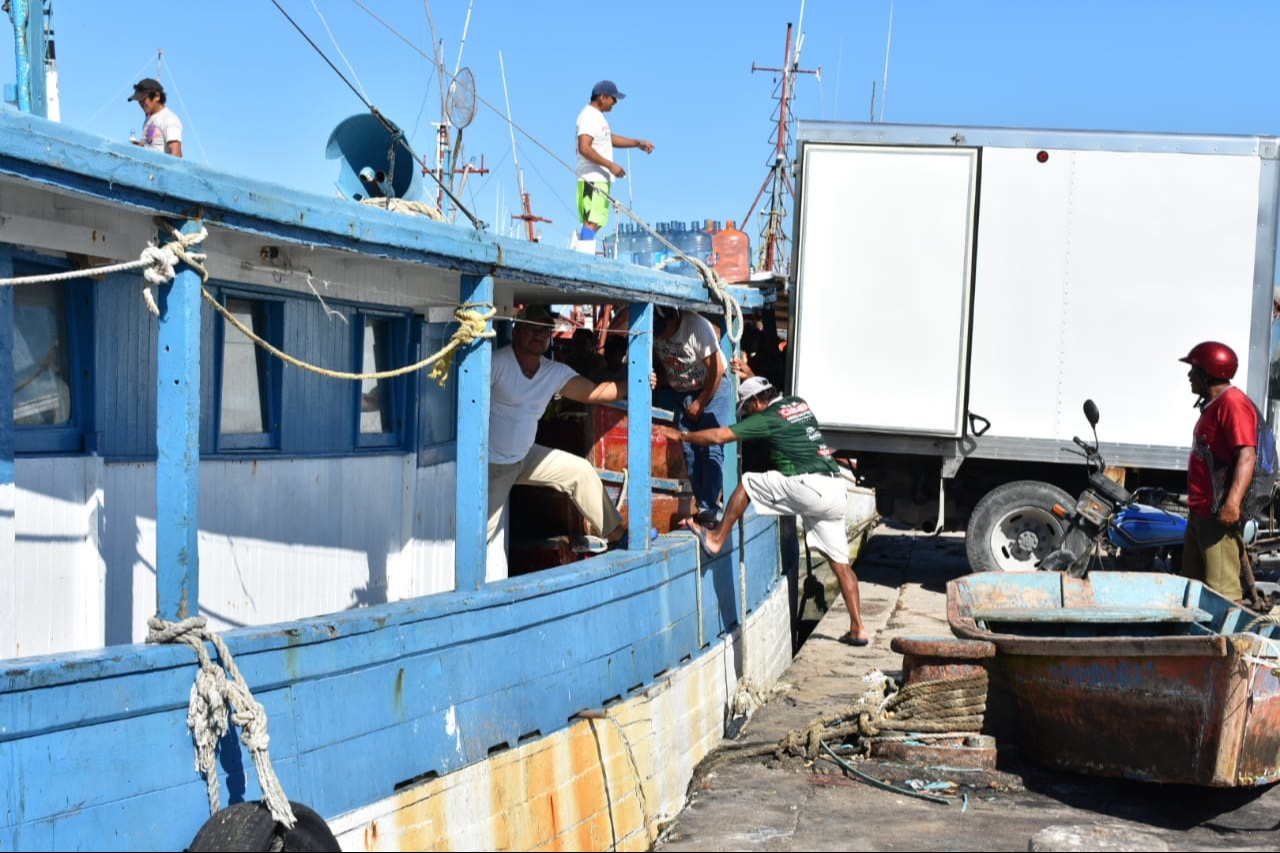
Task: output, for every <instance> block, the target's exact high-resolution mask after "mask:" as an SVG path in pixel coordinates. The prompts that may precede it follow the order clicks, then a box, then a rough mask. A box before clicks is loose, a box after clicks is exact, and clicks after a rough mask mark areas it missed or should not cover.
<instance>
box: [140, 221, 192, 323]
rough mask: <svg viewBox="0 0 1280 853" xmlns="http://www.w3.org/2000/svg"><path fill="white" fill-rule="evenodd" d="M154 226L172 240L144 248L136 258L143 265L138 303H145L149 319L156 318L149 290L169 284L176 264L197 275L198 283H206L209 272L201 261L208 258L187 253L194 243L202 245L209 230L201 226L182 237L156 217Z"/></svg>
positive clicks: (155, 310)
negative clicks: (184, 266) (164, 231)
mask: <svg viewBox="0 0 1280 853" xmlns="http://www.w3.org/2000/svg"><path fill="white" fill-rule="evenodd" d="M155 223H156V225H158V226H159V227H161V228H163V229H164V230H166V231H168V232H169V236H170V237H172V238H173V241H172V242H169V243H165V244H164V245H163V246H154V245H151V246H147V247H146V248H145V249H143V250H142V254H141V255H139V256H138V262H139V263H141V264H143V268H142V277H143V279H145V280H146V284H144V285H143V286H142V301H143V302H145V303H146V304H147V310H148V311H150V312H151V316H153V317H159V316H160V306H159V305H157V304H156V298H155V294H153V293H152V292H151V288H152V287H155V286H157V285H161V284H168V283H169V282H171V281H173V278H174V276H175V275H177V272H176V268H177V266H178V263H179V262H180V261H181V262H182V263H184V264H186V265H187V266H189V267H191V268H192V269H193V270H195V271H196V272H198V273H200V280H201V281H208V280H209V272H208V270H206V269H205V268H204V261H205V258H207V257H208V256H207V255H205V254H204V253H203V252H190V251H187V250H188V249H189V248H190V247H192V246H194V245H196V244H197V243H203V242H204V239H205V238H206V237H208V236H209V231H208V229H206V228H203V227H202V228H201V229H200V230H199V231H192V232H191V233H190V234H183V233H182V232H181V231H179V230H178V229H177V228H174V227H173V224H172V223H170V222H169V221H168V220H166V219H161V218H160V217H156V219H155Z"/></svg>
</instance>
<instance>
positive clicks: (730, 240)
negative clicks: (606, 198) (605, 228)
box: [604, 219, 751, 281]
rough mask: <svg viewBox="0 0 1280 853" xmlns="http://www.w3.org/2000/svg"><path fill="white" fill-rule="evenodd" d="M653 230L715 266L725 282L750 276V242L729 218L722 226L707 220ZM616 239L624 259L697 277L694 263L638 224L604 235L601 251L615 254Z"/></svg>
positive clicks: (619, 253) (688, 253) (660, 225)
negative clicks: (673, 250) (723, 226)
mask: <svg viewBox="0 0 1280 853" xmlns="http://www.w3.org/2000/svg"><path fill="white" fill-rule="evenodd" d="M654 230H656V231H657V232H658V234H659V235H660V236H661V237H662V238H663V240H666V243H670V244H671V245H672V246H675V247H676V248H677V249H679V250H680V252H681V253H683V254H684V255H686V256H688V257H691V258H697V259H698V260H700V261H702V262H703V263H705V264H707V265H708V266H710V267H712V268H713V269H715V270H716V272H718V273H720V277H721V278H723V279H724V280H725V281H746V280H747V279H748V278H749V277H750V274H751V246H750V241H749V239H748V238H747V235H746V234H744V233H742V232H741V231H739V230H738V229H736V228H734V227H733V221H732V220H730V221H729V222H728V227H726V228H723V229H722V228H721V227H720V223H718V222H715V221H713V220H711V219H708V220H706V221H705V222H704V223H703V224H702V225H701V226H699V224H698V223H697V222H688V223H686V222H660V223H658V225H657V226H656V227H655V229H654ZM615 240H616V241H617V252H616V254H617V257H619V258H621V259H623V260H629V261H631V262H632V263H633V264H638V265H639V266H642V267H648V268H650V269H657V268H662V269H664V270H666V271H667V272H672V273H675V274H676V275H684V276H689V277H691V278H697V277H698V271H697V270H696V269H695V268H694V266H693V264H690V263H688V262H687V261H685V260H684V259H683V258H682V257H681V256H680V255H679V254H676V253H675V252H672V251H671V249H670V248H669V247H668V246H667V244H666V243H663V242H662V240H659V239H658V238H657V237H654V236H653V235H652V234H650V233H649V232H648V231H645V230H644V229H643V228H641V227H640V226H639V225H633V224H625V223H624V224H623V225H621V226H620V227H619V230H618V232H617V234H616V235H614V234H610V235H608V236H607V237H605V238H604V253H605V255H606V256H608V257H614V254H615V251H614V241H615Z"/></svg>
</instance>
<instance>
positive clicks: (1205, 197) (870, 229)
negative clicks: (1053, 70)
mask: <svg viewBox="0 0 1280 853" xmlns="http://www.w3.org/2000/svg"><path fill="white" fill-rule="evenodd" d="M797 143H798V151H797V156H796V179H797V181H796V216H795V218H794V219H795V224H794V243H793V245H794V253H795V254H794V258H793V261H792V270H793V272H794V287H795V292H794V293H793V294H792V297H791V298H792V309H791V329H790V334H789V339H790V344H789V350H790V352H789V357H790V367H789V369H790V379H791V383H792V390H793V391H794V393H797V394H799V395H800V396H802V397H804V398H805V399H806V400H808V401H809V403H810V404H811V405H812V406H813V409H814V411H815V412H816V413H817V414H818V416H819V418H820V419H821V426H822V430H823V433H824V435H825V436H826V438H827V441H828V443H830V444H831V445H832V446H833V447H836V448H837V449H839V450H840V451H842V452H844V453H847V454H848V455H851V456H854V457H856V458H857V461H858V469H859V472H860V473H861V474H862V476H863V477H864V478H865V479H866V480H867V482H868V484H869V485H872V486H874V487H875V488H876V491H877V501H878V504H879V508H880V512H881V514H882V515H885V516H886V517H891V518H895V519H898V520H901V521H907V522H910V523H913V524H915V525H918V526H921V527H924V528H926V529H930V528H932V529H937V530H941V529H942V528H943V525H944V523H945V524H947V525H949V526H951V527H952V528H959V527H962V526H963V527H966V528H967V532H968V536H967V548H968V551H969V557H970V562H971V564H972V565H973V567H974V568H975V569H976V570H1029V569H1034V568H1036V567H1037V566H1038V564H1039V562H1040V560H1042V559H1043V557H1044V556H1046V555H1047V554H1048V553H1049V552H1050V551H1052V550H1053V548H1054V547H1056V544H1057V538H1058V537H1059V536H1060V535H1061V533H1062V530H1063V526H1064V523H1063V522H1061V521H1060V520H1059V519H1058V518H1057V516H1056V515H1055V514H1054V513H1053V512H1052V508H1053V504H1054V503H1059V502H1065V503H1063V505H1064V506H1074V497H1073V495H1075V494H1076V493H1078V492H1079V491H1080V488H1081V487H1082V486H1083V485H1084V482H1085V479H1086V472H1085V469H1084V465H1083V464H1082V461H1081V459H1080V458H1079V457H1078V456H1076V455H1074V454H1072V453H1071V452H1069V451H1068V449H1067V448H1073V447H1074V446H1073V444H1072V436H1073V435H1081V434H1082V435H1088V434H1089V433H1088V425H1087V424H1086V422H1085V418H1084V416H1083V415H1082V414H1081V405H1082V403H1083V402H1084V400H1085V399H1088V398H1091V399H1093V400H1095V401H1096V403H1097V405H1098V407H1099V408H1100V409H1101V413H1102V419H1101V423H1100V424H1099V428H1098V432H1099V436H1100V437H1101V438H1102V440H1103V445H1102V451H1103V453H1104V454H1105V456H1106V458H1107V460H1108V461H1109V462H1110V463H1111V464H1112V465H1114V466H1117V467H1122V468H1123V469H1124V473H1125V474H1126V475H1127V477H1129V478H1131V482H1130V486H1132V485H1134V483H1133V481H1134V480H1136V481H1138V482H1139V483H1140V484H1145V485H1160V486H1163V487H1165V488H1170V489H1172V490H1174V491H1183V490H1185V470H1186V460H1187V454H1188V445H1189V444H1190V435H1191V428H1192V426H1193V424H1194V421H1195V417H1196V412H1195V410H1194V409H1193V408H1192V405H1193V403H1194V397H1193V396H1192V394H1191V393H1190V391H1189V385H1188V382H1187V378H1186V374H1187V366H1186V365H1185V364H1180V363H1179V361H1178V359H1179V358H1181V357H1182V356H1184V355H1186V354H1187V352H1188V351H1189V350H1190V349H1191V347H1192V346H1194V345H1195V344H1196V343H1198V342H1200V341H1204V340H1217V341H1222V342H1225V343H1227V344H1229V345H1230V346H1231V347H1233V348H1234V349H1235V350H1236V352H1237V353H1238V354H1239V356H1240V370H1239V372H1238V374H1237V376H1236V379H1235V384H1237V385H1239V386H1241V387H1242V388H1244V390H1245V391H1247V393H1248V394H1249V396H1250V397H1252V398H1253V400H1254V401H1255V402H1257V403H1258V404H1259V405H1260V406H1261V408H1262V409H1263V411H1264V412H1267V413H1268V417H1269V418H1270V419H1271V421H1272V424H1273V426H1274V423H1275V410H1276V407H1275V406H1274V405H1273V404H1272V398H1270V397H1269V393H1275V390H1274V389H1272V388H1271V387H1270V386H1271V383H1270V377H1271V375H1272V367H1273V363H1272V362H1273V354H1272V347H1271V342H1272V339H1273V333H1272V318H1273V304H1274V303H1273V299H1274V293H1275V291H1274V287H1275V264H1276V237H1277V231H1276V214H1277V187H1278V186H1280V179H1278V171H1277V139H1276V138H1275V137H1266V136H1209V135H1187V134H1157V133H1120V132H1085V131H1062V130H1031V129H1013V128H986V127H950V126H945V127H944V126H912V125H888V124H862V123H835V122H801V123H800V124H799V126H798V133H797Z"/></svg>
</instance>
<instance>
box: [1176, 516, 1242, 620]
mask: <svg viewBox="0 0 1280 853" xmlns="http://www.w3.org/2000/svg"><path fill="white" fill-rule="evenodd" d="M1243 551H1244V536H1243V534H1242V533H1241V532H1240V526H1239V525H1235V526H1234V527H1225V526H1223V524H1222V522H1220V521H1218V519H1216V518H1211V517H1209V516H1207V515H1200V514H1199V513H1195V512H1193V513H1191V514H1190V515H1189V516H1187V533H1186V538H1185V540H1184V542H1183V547H1182V576H1183V577H1188V578H1192V579H1193V580H1198V581H1204V583H1205V585H1206V586H1207V587H1209V589H1211V590H1213V591H1214V592H1216V593H1218V594H1219V595H1223V596H1226V597H1227V598H1229V599H1231V600H1232V601H1239V600H1240V599H1241V598H1243V597H1244V590H1243V588H1242V587H1241V586H1240V554H1241V553H1242V552H1243Z"/></svg>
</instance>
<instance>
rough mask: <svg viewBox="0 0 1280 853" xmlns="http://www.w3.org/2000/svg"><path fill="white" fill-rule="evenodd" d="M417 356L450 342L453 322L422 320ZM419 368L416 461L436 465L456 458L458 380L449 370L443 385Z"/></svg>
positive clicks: (422, 356) (434, 350) (438, 348)
mask: <svg viewBox="0 0 1280 853" xmlns="http://www.w3.org/2000/svg"><path fill="white" fill-rule="evenodd" d="M420 326H421V331H420V333H419V334H420V337H421V339H422V344H421V346H420V347H419V353H420V356H419V357H420V358H425V357H426V356H428V355H430V354H432V353H435V352H439V351H440V349H441V348H442V347H443V346H444V345H445V344H446V343H448V342H449V338H450V336H452V334H453V330H454V329H455V328H457V325H456V324H454V323H421V324H420ZM454 366H455V368H456V366H457V362H454ZM430 372H431V371H430V370H420V371H418V401H419V402H418V411H419V414H418V464H419V465H421V466H426V465H435V464H437V463H439V462H445V461H448V460H451V459H454V458H456V454H457V439H458V418H457V412H458V382H457V379H456V377H455V374H456V371H455V370H450V371H449V377H448V379H447V380H446V381H445V383H444V384H443V385H441V384H440V382H439V381H438V380H436V379H432V378H431V377H430V376H429V375H428V374H429V373H430Z"/></svg>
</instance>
